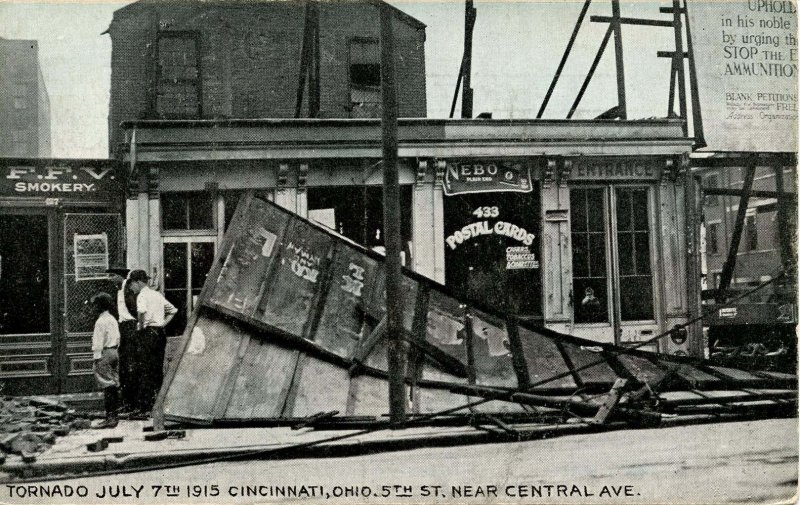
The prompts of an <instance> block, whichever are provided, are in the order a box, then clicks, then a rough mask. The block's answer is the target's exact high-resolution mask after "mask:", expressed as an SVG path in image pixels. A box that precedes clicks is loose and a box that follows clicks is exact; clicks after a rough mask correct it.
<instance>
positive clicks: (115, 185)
mask: <svg viewBox="0 0 800 505" xmlns="http://www.w3.org/2000/svg"><path fill="white" fill-rule="evenodd" d="M117 175H118V174H117V171H116V170H115V167H114V162H113V161H111V160H48V159H5V160H0V196H26V197H32V196H33V197H46V198H80V199H97V198H107V197H109V196H110V195H111V194H113V193H114V192H117V191H120V190H121V187H122V186H121V184H120V182H121V181H120V180H119V179H118V177H117Z"/></svg>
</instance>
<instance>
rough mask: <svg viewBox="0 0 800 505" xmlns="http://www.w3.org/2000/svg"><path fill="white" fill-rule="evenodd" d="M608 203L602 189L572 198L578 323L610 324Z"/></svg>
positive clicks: (574, 192)
mask: <svg viewBox="0 0 800 505" xmlns="http://www.w3.org/2000/svg"><path fill="white" fill-rule="evenodd" d="M604 200H605V198H604V195H603V190H602V189H600V188H590V189H573V190H572V192H571V195H570V202H571V205H572V222H571V226H572V229H571V231H572V272H573V278H572V292H573V298H574V307H575V322H576V323H600V322H605V323H607V322H609V317H608V267H607V259H606V240H607V237H608V235H607V231H606V211H605V209H606V206H605V201H604Z"/></svg>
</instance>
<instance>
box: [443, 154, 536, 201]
mask: <svg viewBox="0 0 800 505" xmlns="http://www.w3.org/2000/svg"><path fill="white" fill-rule="evenodd" d="M532 190H533V184H532V183H531V170H530V167H529V166H528V165H527V164H525V163H521V162H511V161H502V160H467V161H449V162H447V170H446V171H445V175H444V194H445V195H448V196H450V195H460V194H465V193H492V192H500V191H514V192H517V193H530V192H531V191H532Z"/></svg>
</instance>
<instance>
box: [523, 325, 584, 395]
mask: <svg viewBox="0 0 800 505" xmlns="http://www.w3.org/2000/svg"><path fill="white" fill-rule="evenodd" d="M519 340H520V343H521V344H522V353H523V355H524V356H525V361H526V363H527V367H528V376H529V377H530V382H531V384H536V383H538V382H540V381H542V380H545V379H549V378H550V377H554V376H556V375H561V374H564V373H566V372H568V371H569V368H568V367H567V363H566V362H565V361H564V357H563V356H562V355H561V351H559V350H558V347H557V346H556V343H555V341H554V340H553V339H552V338H549V337H545V336H544V335H541V334H540V333H536V332H535V331H532V330H529V329H527V328H523V327H522V326H520V327H519ZM541 387H543V388H559V387H564V388H577V387H578V385H577V384H575V380H574V379H573V378H572V375H571V374H568V375H565V376H564V377H561V378H559V379H556V380H552V381H549V382H547V383H545V384H542V386H541Z"/></svg>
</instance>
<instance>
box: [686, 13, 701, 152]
mask: <svg viewBox="0 0 800 505" xmlns="http://www.w3.org/2000/svg"><path fill="white" fill-rule="evenodd" d="M681 10H682V11H683V14H684V15H685V17H686V49H687V51H686V52H687V53H688V54H689V91H690V92H691V100H692V126H693V131H692V136H693V137H694V147H695V149H699V148H701V147H706V145H707V144H706V137H705V133H704V131H703V114H702V110H701V105H700V87H699V86H698V84H697V64H696V63H695V61H694V46H693V45H692V27H691V25H690V23H689V13H688V7H687V5H686V0H683V8H682V9H681Z"/></svg>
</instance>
